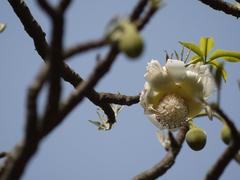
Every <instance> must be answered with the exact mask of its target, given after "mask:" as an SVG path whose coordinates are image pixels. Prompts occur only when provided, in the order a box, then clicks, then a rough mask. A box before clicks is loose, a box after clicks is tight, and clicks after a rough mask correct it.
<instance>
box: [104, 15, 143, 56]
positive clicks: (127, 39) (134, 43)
mask: <svg viewBox="0 0 240 180" xmlns="http://www.w3.org/2000/svg"><path fill="white" fill-rule="evenodd" d="M106 38H107V40H108V41H109V42H110V43H117V45H118V48H119V50H120V51H122V52H123V53H124V54H126V55H127V56H128V57H129V58H136V57H138V56H139V55H141V53H142V51H143V48H144V42H143V39H142V37H141V34H140V33H139V32H138V30H137V28H136V25H135V24H134V23H132V22H130V21H129V20H128V19H120V18H118V19H115V20H113V21H112V22H111V23H110V24H109V26H108V28H107V32H106Z"/></svg>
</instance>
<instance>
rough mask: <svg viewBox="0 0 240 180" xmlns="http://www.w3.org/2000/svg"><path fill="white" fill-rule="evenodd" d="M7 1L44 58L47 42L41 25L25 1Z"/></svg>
mask: <svg viewBox="0 0 240 180" xmlns="http://www.w3.org/2000/svg"><path fill="white" fill-rule="evenodd" d="M8 2H9V3H10V5H11V6H12V8H13V10H14V12H15V13H16V15H17V16H18V18H19V19H20V21H21V23H22V24H23V26H24V29H25V31H26V32H27V34H28V35H29V36H30V37H31V38H32V39H33V41H34V46H35V47H36V50H37V52H38V54H39V55H40V56H41V57H42V59H45V58H46V54H47V49H48V44H47V41H46V39H45V36H46V33H45V32H44V31H43V30H42V28H41V26H40V25H39V24H38V22H37V21H36V20H35V18H34V17H33V16H32V14H31V12H30V10H29V8H28V7H27V4H26V3H25V1H22V0H8Z"/></svg>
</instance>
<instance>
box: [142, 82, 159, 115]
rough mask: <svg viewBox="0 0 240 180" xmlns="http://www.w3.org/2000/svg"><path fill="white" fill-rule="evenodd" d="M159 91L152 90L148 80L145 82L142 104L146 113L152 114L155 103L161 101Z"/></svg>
mask: <svg viewBox="0 0 240 180" xmlns="http://www.w3.org/2000/svg"><path fill="white" fill-rule="evenodd" d="M159 98H160V97H159V93H157V92H155V91H153V90H152V88H151V86H150V85H149V83H148V82H146V83H145V84H144V89H143V91H142V92H141V95H140V99H139V101H140V104H141V105H142V107H143V108H144V113H145V114H152V113H153V111H154V108H153V107H154V105H155V104H157V102H158V101H159Z"/></svg>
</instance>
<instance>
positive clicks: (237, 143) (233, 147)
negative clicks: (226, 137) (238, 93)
mask: <svg viewBox="0 0 240 180" xmlns="http://www.w3.org/2000/svg"><path fill="white" fill-rule="evenodd" d="M213 110H214V111H215V112H216V113H217V114H219V115H220V116H221V117H222V118H223V119H224V120H225V123H226V124H227V125H228V127H229V128H230V129H231V134H232V136H231V137H232V141H231V143H230V145H229V146H228V147H227V148H226V150H225V151H224V152H223V154H222V155H220V156H219V158H218V160H217V161H216V162H215V164H214V165H213V166H212V167H211V169H210V170H209V171H208V173H207V175H206V178H205V179H206V180H217V179H219V177H220V176H221V174H222V173H223V171H224V169H225V168H226V167H227V165H228V164H229V163H230V161H231V160H232V159H234V157H235V155H236V154H237V152H238V150H239V149H240V134H239V133H238V130H237V128H236V127H235V125H234V123H233V121H232V120H231V119H230V118H229V117H228V116H227V115H226V114H225V113H224V112H223V111H222V110H221V109H220V108H218V107H213Z"/></svg>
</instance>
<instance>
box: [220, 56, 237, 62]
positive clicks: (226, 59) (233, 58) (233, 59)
mask: <svg viewBox="0 0 240 180" xmlns="http://www.w3.org/2000/svg"><path fill="white" fill-rule="evenodd" d="M223 60H225V61H228V62H240V58H235V57H224V58H223Z"/></svg>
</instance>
